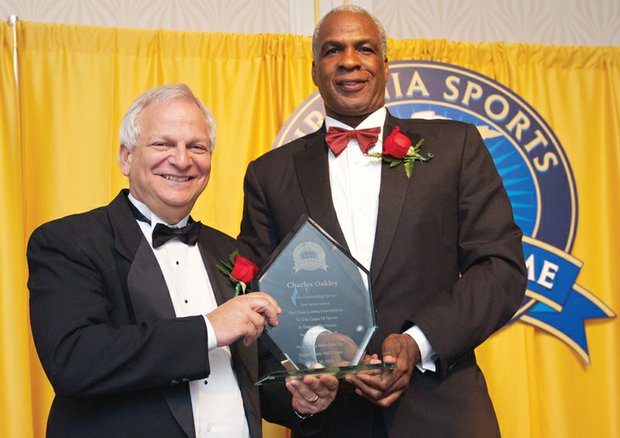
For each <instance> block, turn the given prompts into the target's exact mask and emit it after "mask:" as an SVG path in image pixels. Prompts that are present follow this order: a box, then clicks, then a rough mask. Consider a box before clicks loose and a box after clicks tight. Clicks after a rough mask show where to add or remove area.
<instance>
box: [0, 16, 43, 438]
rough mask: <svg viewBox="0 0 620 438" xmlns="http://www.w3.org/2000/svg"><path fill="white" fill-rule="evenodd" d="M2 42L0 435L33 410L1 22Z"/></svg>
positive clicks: (17, 147) (19, 426)
mask: <svg viewBox="0 0 620 438" xmlns="http://www.w3.org/2000/svg"><path fill="white" fill-rule="evenodd" d="M0 44H1V47H2V52H1V53H0V90H1V91H0V166H1V170H0V181H1V182H2V183H1V185H0V215H1V221H2V226H1V227H0V272H1V274H0V388H1V389H0V436H6V437H17V436H22V434H24V435H25V436H29V435H31V434H32V432H33V412H32V399H31V388H32V382H31V376H30V359H31V357H30V352H31V348H30V342H29V339H30V332H29V323H28V294H27V290H26V266H25V257H26V256H25V242H26V238H27V236H26V233H25V226H24V197H23V179H22V168H23V166H22V164H23V162H22V143H21V141H20V132H19V129H20V124H19V114H18V108H19V107H18V101H19V99H18V95H17V87H16V81H15V74H14V64H13V48H14V45H13V28H12V27H11V26H10V25H9V24H8V23H5V22H2V23H0ZM34 360H36V357H34Z"/></svg>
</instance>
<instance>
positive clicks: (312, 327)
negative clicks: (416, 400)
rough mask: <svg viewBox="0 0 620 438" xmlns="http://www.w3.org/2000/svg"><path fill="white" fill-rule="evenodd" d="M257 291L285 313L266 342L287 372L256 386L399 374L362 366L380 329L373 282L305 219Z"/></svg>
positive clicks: (260, 277)
mask: <svg viewBox="0 0 620 438" xmlns="http://www.w3.org/2000/svg"><path fill="white" fill-rule="evenodd" d="M252 289H253V290H260V291H262V292H266V293H268V294H270V295H271V296H272V297H274V298H275V299H276V300H277V301H278V304H279V305H280V307H281V309H282V313H281V314H280V316H279V318H278V325H277V326H276V327H269V326H267V327H266V328H265V332H264V333H263V335H262V336H261V339H262V341H263V342H265V344H266V345H267V346H268V347H269V349H270V350H271V352H272V353H273V354H274V355H275V356H276V358H277V359H278V360H280V362H281V363H282V365H283V366H284V370H282V371H277V372H273V373H270V374H267V375H265V376H263V377H261V378H260V379H259V381H258V382H257V384H263V383H269V382H275V381H280V380H282V379H284V378H286V377H287V376H296V375H306V374H325V373H329V374H334V375H336V376H337V377H341V376H343V375H344V374H347V373H353V372H358V371H362V370H371V369H374V370H376V369H387V368H394V366H393V365H389V364H376V365H375V364H372V365H368V364H360V362H361V360H362V358H363V356H364V353H365V351H366V347H367V346H368V343H369V341H370V338H371V336H372V334H373V333H374V331H375V329H376V328H377V326H376V323H375V315H374V308H373V302H372V295H371V291H370V275H369V273H368V271H367V270H366V269H365V268H364V267H363V266H362V265H361V264H360V263H359V262H357V261H356V260H355V259H354V258H353V257H352V256H351V255H350V254H348V252H347V251H346V250H345V249H344V248H342V247H341V246H340V244H338V242H336V241H335V240H334V239H333V238H332V237H331V236H330V235H329V234H327V233H326V232H325V231H324V230H322V229H321V227H320V226H319V225H318V224H317V223H316V222H314V221H313V220H312V219H310V218H309V217H307V216H305V215H304V216H302V217H301V218H300V220H299V221H298V223H297V224H296V226H295V227H294V229H293V231H291V233H289V235H288V236H287V238H286V239H285V240H284V241H283V242H282V243H281V244H280V245H279V246H278V248H277V249H276V250H275V252H274V254H273V255H272V258H271V260H270V261H269V263H268V264H267V265H266V266H265V267H264V268H263V270H262V271H261V272H260V273H259V275H258V276H257V277H256V279H255V280H254V284H253V287H252Z"/></svg>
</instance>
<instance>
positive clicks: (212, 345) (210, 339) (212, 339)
mask: <svg viewBox="0 0 620 438" xmlns="http://www.w3.org/2000/svg"><path fill="white" fill-rule="evenodd" d="M202 316H203V317H204V319H205V325H206V326H207V348H208V350H209V351H211V350H214V349H216V348H217V337H216V336H215V330H213V326H212V325H211V321H209V318H207V315H202Z"/></svg>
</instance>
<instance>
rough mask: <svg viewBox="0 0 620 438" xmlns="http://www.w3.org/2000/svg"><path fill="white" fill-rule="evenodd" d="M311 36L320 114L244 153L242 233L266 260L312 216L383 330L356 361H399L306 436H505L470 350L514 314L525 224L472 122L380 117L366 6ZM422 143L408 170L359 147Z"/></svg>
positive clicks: (384, 74)
mask: <svg viewBox="0 0 620 438" xmlns="http://www.w3.org/2000/svg"><path fill="white" fill-rule="evenodd" d="M312 46H313V66H312V78H313V80H314V83H315V84H316V85H317V86H318V89H319V92H320V93H321V96H322V98H323V101H324V103H325V110H326V115H327V117H326V120H325V124H324V125H323V126H322V127H321V129H319V130H318V131H316V132H314V133H312V134H309V135H307V136H305V137H302V138H300V139H297V140H294V141H292V142H291V143H289V144H287V145H285V146H282V147H281V148H278V149H276V150H273V151H270V152H269V153H267V154H265V155H264V156H262V157H260V158H259V159H257V160H256V161H254V162H252V163H250V165H249V167H248V169H247V173H246V177H245V202H244V215H243V221H242V224H241V234H240V236H239V239H240V240H241V241H242V242H244V243H246V244H248V245H249V247H251V248H252V249H253V250H254V251H255V256H256V258H257V260H258V261H259V262H260V263H264V261H265V260H267V259H268V258H269V256H270V254H271V252H272V251H273V250H274V248H275V247H276V246H277V245H278V243H279V242H280V241H281V240H282V239H283V238H284V237H285V236H286V234H287V233H288V232H289V230H291V228H292V227H293V225H294V224H295V222H296V221H297V220H298V219H299V217H300V215H301V214H307V215H309V216H310V217H311V218H313V219H314V220H315V221H316V222H318V224H319V225H320V226H321V227H322V228H324V229H325V230H326V231H327V232H329V233H330V234H331V235H332V236H333V237H334V238H335V239H336V240H338V241H339V242H340V243H341V244H342V245H344V246H345V247H347V248H348V249H349V251H350V252H351V253H352V255H353V256H354V257H355V258H356V259H358V261H360V263H362V264H363V265H364V266H365V267H366V268H368V269H369V270H370V273H371V281H372V292H373V300H374V307H375V312H376V319H377V324H378V330H377V332H376V333H375V335H374V337H373V339H372V340H371V343H370V346H369V348H368V355H367V356H366V358H365V360H366V361H367V362H378V361H379V360H383V361H384V362H387V363H394V364H396V366H397V368H396V370H394V371H390V372H384V373H377V374H375V373H374V372H364V373H359V374H357V375H355V376H351V377H348V378H347V381H348V383H349V384H350V385H341V387H340V389H339V390H338V396H337V397H336V400H335V401H334V402H333V403H332V404H331V405H330V406H329V408H327V410H325V411H324V412H322V413H321V414H319V415H315V416H314V417H313V418H312V419H310V420H307V421H309V422H312V424H313V427H320V428H321V429H320V432H319V433H318V434H316V435H313V436H321V437H338V438H341V437H356V438H360V437H387V436H389V437H411V436H416V437H417V436H420V437H425V438H428V437H442V438H445V437H476V438H480V437H495V436H498V435H499V433H500V431H499V426H498V423H497V420H496V416H495V413H494V409H493V406H492V403H491V400H490V397H489V394H488V391H487V387H486V384H485V380H484V377H483V375H482V372H481V371H480V369H479V368H478V366H477V364H476V358H475V354H474V349H475V348H476V347H477V346H478V345H480V344H481V343H482V342H483V341H484V340H485V339H486V338H488V337H489V336H490V335H491V334H492V333H493V332H495V331H496V330H498V329H500V328H501V327H502V326H503V325H504V324H505V323H506V322H507V321H509V320H510V318H511V317H512V316H513V315H514V313H515V312H516V310H517V309H518V308H519V305H520V303H521V301H522V299H523V296H524V292H525V284H526V275H525V264H524V260H523V252H522V246H521V237H522V233H521V230H520V229H519V228H518V227H517V226H516V224H515V222H514V220H513V217H512V209H511V206H510V202H509V200H508V197H507V195H506V191H505V189H504V186H503V184H502V180H501V178H500V176H499V175H498V173H497V171H496V168H495V166H494V164H493V161H492V159H491V156H490V154H489V152H488V151H487V149H486V147H485V145H484V142H483V141H482V139H481V137H480V135H479V133H478V131H477V129H476V128H475V127H474V126H471V125H467V124H464V123H460V122H455V121H447V120H440V121H430V120H401V119H397V118H395V117H392V116H391V115H390V114H389V112H388V111H387V110H386V108H385V107H384V92H385V84H386V81H387V78H388V62H387V56H386V46H387V43H386V36H385V31H384V29H383V27H382V26H381V24H380V23H379V22H378V21H377V20H376V19H375V18H374V17H372V16H371V15H369V14H368V13H367V12H366V11H365V10H363V9H361V8H359V7H357V6H350V5H349V6H342V7H339V8H336V9H334V10H332V11H331V12H329V13H328V14H327V15H326V16H325V17H324V18H323V19H322V20H321V21H320V22H319V23H318V25H317V27H316V29H315V33H314V36H313V41H312ZM334 128H340V130H345V131H348V132H345V133H344V134H343V133H342V132H338V129H334ZM352 129H356V130H361V129H367V131H363V132H354V133H351V132H350V130H352ZM377 131H378V132H379V135H378V138H377V139H376V140H372V139H371V141H370V145H371V146H370V147H371V149H369V150H367V151H362V150H360V148H361V147H362V146H364V144H363V143H366V142H365V140H366V139H367V138H369V137H371V138H372V136H373V135H376V133H377ZM343 136H344V137H345V140H344V145H343V144H342V143H341V144H340V147H338V144H337V143H338V137H340V138H342V137H343ZM332 138H335V139H336V141H335V142H334V141H332ZM421 139H423V140H424V142H423V144H422V146H421V149H420V151H419V153H420V157H419V158H421V159H425V158H428V154H429V153H431V154H432V155H433V157H432V159H431V160H429V161H425V162H423V161H422V160H420V159H419V160H418V161H415V162H414V167H413V172H412V175H411V176H410V177H409V176H408V175H407V173H406V172H405V169H404V165H403V164H401V165H398V166H395V167H390V165H389V163H388V162H387V161H385V162H384V161H383V160H382V158H381V156H379V157H373V156H369V155H368V153H379V154H381V153H388V152H390V151H392V152H390V153H391V154H393V156H392V158H390V157H385V158H386V159H387V160H392V161H393V160H394V159H403V156H402V154H399V153H398V150H399V147H400V146H398V145H402V144H405V148H406V149H405V151H408V152H409V154H410V155H411V154H412V153H413V150H411V149H408V146H407V145H408V144H409V143H408V142H411V144H412V145H416V144H417V143H418V142H419V141H420V140H421ZM328 140H329V143H330V144H329V145H328ZM373 143H374V146H372V144H373ZM358 146H360V147H358ZM332 148H333V149H332ZM342 148H344V150H342ZM401 151H402V150H401ZM272 366H275V365H273V364H272ZM261 398H262V399H264V400H271V403H270V404H266V405H265V406H264V416H265V418H267V419H268V420H270V421H274V422H278V423H282V424H288V425H290V426H291V427H293V428H294V430H295V431H297V432H304V431H303V430H302V429H299V428H297V427H296V424H294V423H291V422H290V418H289V417H287V415H288V414H287V409H286V406H285V405H286V404H287V403H288V404H290V401H289V399H290V395H288V394H287V393H286V392H285V391H283V387H282V386H280V387H277V386H275V385H272V386H269V387H265V388H263V390H262V391H261ZM276 400H278V401H279V405H278V403H276ZM277 406H280V407H279V408H277ZM302 424H303V423H302Z"/></svg>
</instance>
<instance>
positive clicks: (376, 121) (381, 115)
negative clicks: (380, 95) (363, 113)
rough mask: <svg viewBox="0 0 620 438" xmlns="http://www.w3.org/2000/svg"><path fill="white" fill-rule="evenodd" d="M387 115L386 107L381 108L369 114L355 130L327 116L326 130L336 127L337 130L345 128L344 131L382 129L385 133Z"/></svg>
mask: <svg viewBox="0 0 620 438" xmlns="http://www.w3.org/2000/svg"><path fill="white" fill-rule="evenodd" d="M386 114H387V110H386V109H385V107H384V106H382V107H381V108H379V109H378V110H376V111H375V112H374V113H372V114H369V115H368V117H366V118H365V119H364V120H363V121H362V123H360V124H359V125H357V126H356V127H355V128H352V127H351V126H349V125H347V124H345V123H342V122H340V121H338V120H336V119H334V118H332V117H329V116H325V128H326V129H329V128H330V127H331V126H334V127H336V128H343V129H366V128H381V130H382V131H383V125H384V123H385V117H386ZM379 138H381V134H379Z"/></svg>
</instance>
